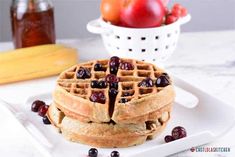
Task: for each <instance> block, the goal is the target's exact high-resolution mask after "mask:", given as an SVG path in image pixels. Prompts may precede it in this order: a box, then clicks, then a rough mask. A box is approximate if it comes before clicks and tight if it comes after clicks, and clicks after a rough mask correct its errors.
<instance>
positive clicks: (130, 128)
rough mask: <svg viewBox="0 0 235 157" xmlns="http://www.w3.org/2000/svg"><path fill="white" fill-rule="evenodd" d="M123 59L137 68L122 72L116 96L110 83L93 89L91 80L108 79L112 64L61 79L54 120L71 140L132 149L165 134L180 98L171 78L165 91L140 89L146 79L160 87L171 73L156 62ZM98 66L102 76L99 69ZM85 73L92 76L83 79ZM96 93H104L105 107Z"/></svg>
mask: <svg viewBox="0 0 235 157" xmlns="http://www.w3.org/2000/svg"><path fill="white" fill-rule="evenodd" d="M120 60H121V63H126V62H127V63H130V64H131V65H132V66H133V69H131V70H122V69H121V68H120V67H119V68H118V71H117V73H116V76H117V78H118V79H119V81H118V89H117V91H118V93H117V95H116V97H111V96H110V94H109V89H110V84H108V85H107V87H106V88H102V89H100V88H92V87H91V81H93V80H98V81H100V80H105V77H106V76H107V75H109V74H110V66H109V65H110V61H109V60H96V61H90V62H87V63H83V64H78V65H75V66H73V67H71V68H69V69H68V70H66V71H64V72H62V73H61V74H60V76H59V78H58V79H57V85H56V88H55V91H54V93H53V104H52V105H51V107H50V108H49V112H48V117H49V119H50V121H51V122H52V124H54V125H55V126H56V127H57V128H58V129H59V130H60V131H61V133H62V134H63V135H64V136H65V137H66V138H67V139H69V140H71V141H76V142H81V143H85V144H89V145H93V146H98V147H127V146H132V145H137V144H141V143H143V142H144V141H145V140H146V139H151V138H153V137H154V136H155V135H157V134H158V133H160V132H161V130H163V129H164V127H165V126H166V124H167V121H168V120H169V118H170V114H171V108H172V104H173V101H174V97H175V93H174V90H173V85H172V82H171V79H170V78H169V76H168V75H167V77H168V80H169V82H170V84H169V85H167V86H164V87H160V86H155V85H154V86H151V87H146V86H139V83H140V82H141V81H143V80H144V79H146V78H151V79H152V80H153V82H156V80H157V79H158V78H159V77H161V76H162V75H165V72H164V71H163V70H162V69H160V68H157V67H156V66H155V65H153V64H150V63H146V62H142V61H137V60H133V59H120ZM97 63H99V64H101V65H102V67H103V68H102V71H96V70H95V69H94V66H95V64H97ZM81 68H85V69H88V70H89V71H90V76H89V77H87V78H82V79H78V78H77V75H76V74H77V73H78V71H79V70H80V69H81ZM96 92H102V93H103V94H104V97H105V101H104V102H103V103H98V102H92V101H91V99H90V98H91V95H92V93H96ZM122 99H126V101H125V102H122ZM120 137H123V139H122V140H121V141H120ZM109 139H113V141H112V142H109V141H110V140H109ZM124 139H127V140H124Z"/></svg>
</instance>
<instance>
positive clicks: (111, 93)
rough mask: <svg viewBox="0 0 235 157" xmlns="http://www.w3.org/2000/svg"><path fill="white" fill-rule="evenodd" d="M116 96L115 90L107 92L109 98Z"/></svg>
mask: <svg viewBox="0 0 235 157" xmlns="http://www.w3.org/2000/svg"><path fill="white" fill-rule="evenodd" d="M117 94H118V91H117V90H116V89H114V88H111V89H110V90H109V96H110V97H116V95H117Z"/></svg>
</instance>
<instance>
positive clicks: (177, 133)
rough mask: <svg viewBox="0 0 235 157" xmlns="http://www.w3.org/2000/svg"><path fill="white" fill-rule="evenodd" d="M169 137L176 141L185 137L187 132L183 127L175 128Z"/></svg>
mask: <svg viewBox="0 0 235 157" xmlns="http://www.w3.org/2000/svg"><path fill="white" fill-rule="evenodd" d="M171 135H172V137H173V138H174V139H175V140H178V139H180V138H184V137H186V136H187V132H186V130H185V128H184V127H181V126H177V127H175V128H174V129H173V130H172V132H171Z"/></svg>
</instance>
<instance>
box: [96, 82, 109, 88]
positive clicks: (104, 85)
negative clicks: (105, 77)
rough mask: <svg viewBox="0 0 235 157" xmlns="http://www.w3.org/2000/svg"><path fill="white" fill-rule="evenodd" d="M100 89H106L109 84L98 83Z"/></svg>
mask: <svg viewBox="0 0 235 157" xmlns="http://www.w3.org/2000/svg"><path fill="white" fill-rule="evenodd" d="M98 87H99V88H106V87H107V82H106V81H100V82H99V83H98Z"/></svg>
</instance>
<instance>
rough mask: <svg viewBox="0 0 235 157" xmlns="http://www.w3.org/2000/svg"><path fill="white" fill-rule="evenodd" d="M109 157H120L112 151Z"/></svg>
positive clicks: (116, 152)
mask: <svg viewBox="0 0 235 157" xmlns="http://www.w3.org/2000/svg"><path fill="white" fill-rule="evenodd" d="M110 156H111V157H120V154H119V152H118V151H112V152H111V155H110Z"/></svg>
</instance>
